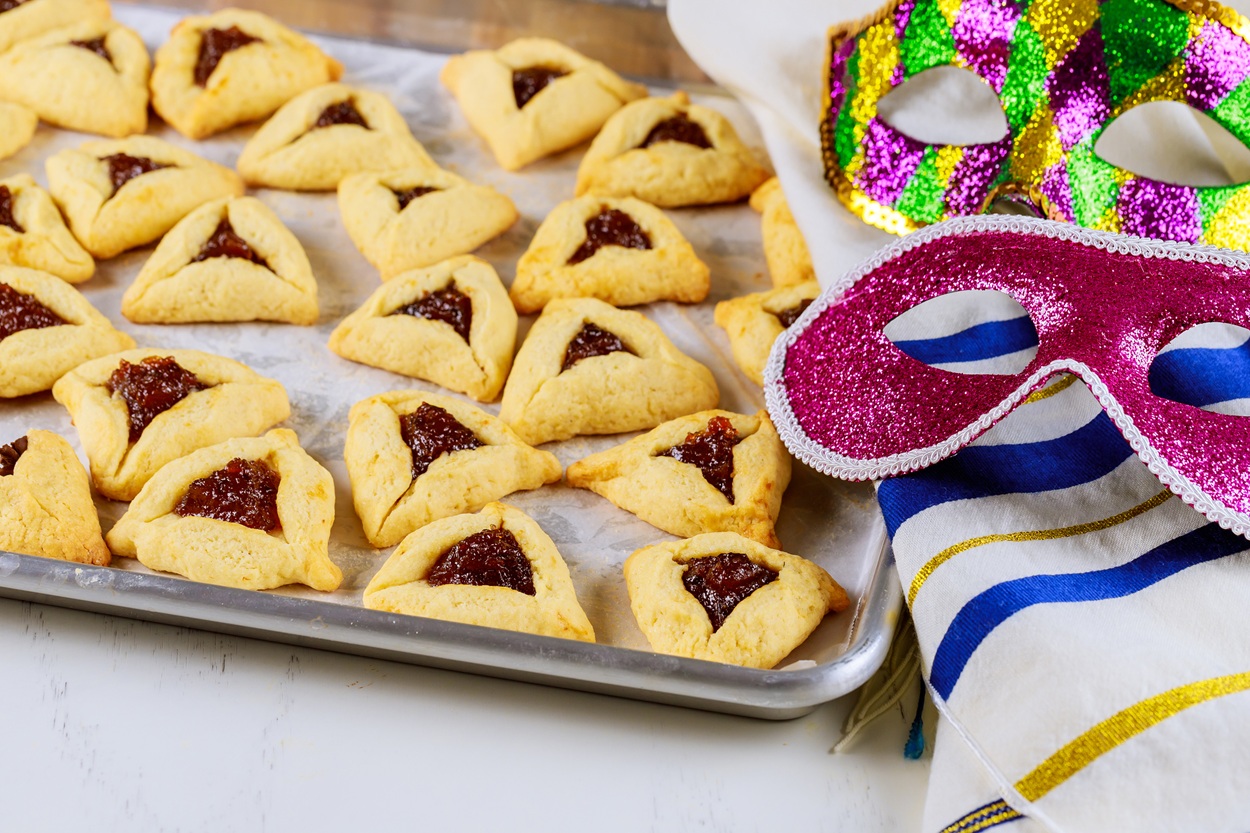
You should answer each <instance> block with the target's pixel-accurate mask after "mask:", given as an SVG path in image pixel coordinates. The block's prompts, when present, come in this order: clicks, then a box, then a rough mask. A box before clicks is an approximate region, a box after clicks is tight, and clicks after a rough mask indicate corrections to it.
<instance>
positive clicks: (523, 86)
mask: <svg viewBox="0 0 1250 833" xmlns="http://www.w3.org/2000/svg"><path fill="white" fill-rule="evenodd" d="M565 75H568V73H567V72H565V71H564V70H562V69H559V68H557V67H526V68H525V69H514V70H512V96H513V98H515V99H516V108H517V109H518V110H520V109H521V108H522V107H524V106H525V105H526V104H529V101H530V99H531V98H533V97H534V96H536V95H538V94H539V93H540V92H542V91H543V90H544V89H545V88H546V87H547V85H548V84H550V83H551V82H552V81H554V80H556V79H557V78H560V77H562V76H565Z"/></svg>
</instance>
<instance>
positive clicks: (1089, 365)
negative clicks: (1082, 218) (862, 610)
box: [764, 216, 1250, 537]
mask: <svg viewBox="0 0 1250 833" xmlns="http://www.w3.org/2000/svg"><path fill="white" fill-rule="evenodd" d="M961 290H997V291H999V292H1004V293H1006V294H1007V295H1010V296H1011V297H1012V298H1014V299H1015V300H1016V301H1017V302H1019V303H1020V304H1021V305H1022V306H1023V307H1024V308H1025V309H1026V310H1027V311H1028V312H1029V315H1030V317H1031V318H1032V321H1033V324H1034V326H1035V327H1036V329H1037V335H1038V348H1037V356H1036V357H1035V358H1034V359H1033V360H1032V361H1031V362H1030V363H1029V364H1028V366H1027V367H1025V369H1024V370H1023V371H1021V372H1020V373H1017V374H1014V375H989V374H982V375H968V374H963V373H952V372H950V371H946V370H939V369H938V368H935V367H931V366H929V365H926V364H923V363H921V362H919V361H917V360H916V359H913V358H912V357H910V356H908V355H907V354H906V353H904V352H903V351H902V350H900V349H899V348H898V347H896V346H895V345H894V344H893V343H892V342H891V341H890V340H889V339H888V338H887V337H886V335H885V332H884V329H885V326H886V325H887V324H888V323H890V321H892V320H894V319H895V318H897V317H898V316H899V315H901V314H903V313H904V312H906V311H907V310H909V309H911V308H912V307H915V306H917V305H919V304H922V303H924V302H925V301H928V300H930V299H932V298H937V297H939V296H942V295H946V294H949V293H952V292H958V291H961ZM1208 322H1222V323H1225V324H1234V325H1237V326H1241V327H1247V328H1250V257H1248V256H1246V255H1244V254H1239V253H1235V252H1230V251H1226V250H1219V249H1213V248H1209V247H1205V246H1190V245H1183V244H1177V243H1162V242H1158V241H1151V240H1144V239H1141V238H1133V237H1124V236H1121V235H1115V234H1107V233H1105V232H1096V231H1089V230H1087V229H1081V228H1078V227H1075V226H1071V225H1067V224H1064V223H1055V222H1051V221H1048V220H1037V219H1032V218H1023V217H993V216H991V217H973V218H963V219H959V220H951V221H949V222H946V223H941V224H938V225H935V226H931V227H929V228H926V229H922V230H921V231H918V232H916V233H915V234H912V235H909V236H908V237H905V238H903V239H902V240H900V241H899V242H897V243H895V244H894V245H892V246H890V247H888V248H886V249H884V250H883V251H881V252H879V253H878V254H877V255H876V256H874V257H873V258H872V259H871V260H869V261H868V262H867V263H865V264H863V265H862V266H860V267H859V268H858V269H856V270H854V271H852V272H851V273H850V274H848V275H846V276H845V277H844V278H842V280H840V281H839V282H838V283H837V284H836V285H834V286H832V287H830V288H829V289H827V290H826V291H825V292H824V294H823V295H822V296H821V297H820V298H818V299H817V300H816V302H815V303H813V304H812V305H811V306H810V307H809V308H808V309H807V311H806V312H805V313H804V314H803V315H802V316H801V317H800V318H799V320H798V321H797V322H796V323H795V325H794V326H792V327H791V328H790V329H789V330H787V331H786V332H785V333H784V334H782V335H781V336H780V337H779V338H778V339H777V342H776V343H775V344H774V345H773V351H772V355H771V357H770V359H769V363H768V367H767V370H766V371H765V380H764V384H765V395H766V397H767V400H768V410H769V413H770V414H771V415H772V418H773V421H774V422H775V423H776V424H777V428H778V430H779V431H780V433H781V436H782V439H783V440H785V443H786V445H787V446H788V447H789V448H790V450H791V452H793V453H794V455H795V456H796V457H798V458H799V459H801V460H803V461H804V462H806V463H807V464H809V465H811V466H813V467H815V468H816V469H819V470H820V471H822V472H824V473H826V474H831V475H833V476H834V477H839V478H842V479H846V480H867V479H873V478H879V477H887V476H891V475H896V474H902V473H904V472H909V471H915V470H916V469H921V468H924V467H926V466H929V465H932V464H934V463H936V462H938V461H939V460H942V459H944V458H946V457H949V456H951V455H952V454H954V453H955V452H956V451H958V450H959V449H961V448H963V447H964V446H966V445H968V444H969V443H970V442H972V441H973V440H974V439H976V438H977V437H978V436H979V435H981V434H982V433H984V432H985V431H986V430H988V429H989V428H990V426H992V425H994V424H995V423H996V422H998V420H1000V419H1002V418H1003V417H1004V416H1006V415H1007V414H1008V413H1009V412H1010V411H1011V410H1012V409H1013V408H1015V407H1016V406H1017V405H1019V404H1020V403H1021V402H1023V401H1024V399H1025V398H1026V397H1027V396H1028V395H1029V393H1030V392H1031V391H1033V390H1034V389H1036V388H1039V387H1041V386H1042V385H1043V384H1045V382H1046V381H1047V380H1048V379H1049V378H1050V377H1052V376H1054V375H1056V374H1058V373H1062V372H1065V371H1067V372H1071V373H1074V374H1076V375H1078V376H1079V377H1080V378H1081V379H1082V380H1083V381H1084V382H1085V384H1086V385H1087V386H1088V387H1089V389H1090V390H1091V391H1092V392H1093V394H1094V396H1095V397H1096V398H1097V399H1098V401H1099V402H1100V403H1101V404H1102V407H1103V408H1104V409H1105V410H1106V412H1107V414H1108V416H1110V417H1111V419H1112V421H1113V422H1114V423H1115V425H1116V427H1117V428H1118V429H1119V431H1120V433H1122V434H1123V435H1124V437H1125V439H1127V440H1128V442H1129V445H1130V446H1131V447H1132V448H1133V451H1134V452H1136V454H1137V456H1138V457H1140V458H1141V459H1142V461H1143V462H1145V463H1146V465H1147V466H1148V467H1149V468H1150V470H1151V471H1152V472H1153V473H1154V474H1155V475H1157V476H1158V478H1159V479H1160V480H1161V481H1162V482H1163V483H1164V485H1166V486H1168V487H1170V488H1171V490H1172V491H1173V492H1175V493H1177V494H1179V495H1180V496H1181V497H1182V499H1183V500H1184V501H1185V502H1186V503H1188V504H1190V505H1191V506H1193V507H1194V508H1196V509H1198V511H1200V512H1202V513H1203V514H1204V515H1206V516H1207V517H1208V518H1210V519H1211V520H1213V521H1215V522H1217V523H1219V524H1220V525H1221V526H1222V527H1225V528H1228V529H1232V530H1233V531H1234V532H1236V533H1237V534H1239V535H1245V536H1247V537H1250V418H1247V417H1241V416H1230V415H1226V414H1217V413H1212V412H1209V411H1205V410H1202V409H1200V408H1196V407H1193V406H1192V405H1185V404H1182V403H1179V402H1174V401H1171V400H1168V399H1164V398H1162V397H1159V396H1156V395H1155V394H1154V393H1152V392H1151V390H1150V383H1149V380H1148V374H1149V371H1150V366H1151V364H1152V362H1153V361H1154V359H1155V356H1157V355H1158V353H1159V351H1160V350H1161V349H1162V348H1163V347H1164V346H1165V345H1167V344H1168V343H1169V342H1170V341H1171V340H1172V339H1174V338H1175V337H1176V336H1178V335H1180V334H1181V333H1183V332H1185V331H1186V330H1188V329H1190V328H1191V327H1194V326H1196V325H1198V324H1204V323H1208Z"/></svg>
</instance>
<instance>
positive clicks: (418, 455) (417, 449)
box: [399, 402, 485, 480]
mask: <svg viewBox="0 0 1250 833" xmlns="http://www.w3.org/2000/svg"><path fill="white" fill-rule="evenodd" d="M399 433H400V436H402V437H403V438H404V445H406V446H408V447H409V448H410V449H412V479H413V480H416V479H417V478H418V477H420V476H421V475H423V474H425V472H426V471H427V470H428V469H429V468H430V464H431V463H433V462H434V461H435V460H437V459H438V458H439V457H442V456H443V455H444V454H451V453H452V452H453V451H464V450H465V449H470V448H481V447H482V446H483V445H485V443H483V442H482V441H481V440H479V439H478V438H477V435H475V434H474V433H473V432H472V431H470V430H469V429H468V428H465V427H464V426H463V425H461V424H460V422H459V421H458V420H457V419H456V418H455V417H454V416H452V415H451V414H449V413H447V412H446V411H444V410H443V409H442V408H440V407H438V406H437V405H431V404H430V403H428V402H422V403H421V405H420V407H418V408H417V409H416V410H415V411H413V412H412V413H410V414H404V415H403V416H401V417H400V418H399Z"/></svg>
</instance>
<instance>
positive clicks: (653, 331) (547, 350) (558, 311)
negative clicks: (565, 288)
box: [499, 298, 720, 445]
mask: <svg viewBox="0 0 1250 833" xmlns="http://www.w3.org/2000/svg"><path fill="white" fill-rule="evenodd" d="M719 399H720V392H719V390H718V389H717V387H716V379H715V378H713V376H712V372H711V371H710V370H708V369H707V368H706V367H704V366H703V365H701V364H699V363H698V362H696V361H695V360H694V359H692V358H690V357H689V356H687V355H685V354H684V353H682V352H681V351H680V350H678V349H677V348H676V347H675V346H674V345H673V342H671V341H669V339H668V336H666V335H664V331H663V330H661V329H660V328H659V327H657V326H656V325H655V324H654V323H652V322H651V321H650V320H649V319H648V318H647V317H646V316H644V315H643V314H642V313H638V312H630V311H628V310H619V309H616V308H615V307H613V306H610V305H608V304H605V303H604V302H603V301H597V300H595V299H594V298H577V299H562V300H558V301H552V302H551V303H550V304H548V305H547V308H546V309H545V310H543V314H542V315H541V316H539V318H538V320H537V321H536V322H534V326H533V328H532V329H530V332H529V335H528V336H527V337H526V339H525V343H524V344H523V345H521V349H520V350H519V351H517V356H516V369H515V370H513V371H512V375H511V376H510V377H509V379H508V386H507V387H506V388H504V392H503V401H502V404H501V407H500V410H499V418H500V419H502V420H503V421H504V422H506V423H508V425H510V426H511V427H512V430H514V431H516V432H517V434H519V435H520V436H521V439H523V440H525V441H526V442H527V443H530V444H531V445H540V444H542V443H545V442H550V441H552V440H567V439H568V438H569V437H574V436H577V435H578V434H619V433H622V432H624V431H638V430H641V429H644V428H652V427H654V426H656V425H659V424H660V423H661V422H664V421H665V420H666V419H672V418H673V417H676V416H681V415H682V414H689V413H692V412H694V411H702V410H705V409H707V408H714V407H716V403H717V402H718V401H719Z"/></svg>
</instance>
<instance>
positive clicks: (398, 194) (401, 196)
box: [391, 185, 442, 211]
mask: <svg viewBox="0 0 1250 833" xmlns="http://www.w3.org/2000/svg"><path fill="white" fill-rule="evenodd" d="M441 190H442V189H441V188H427V187H425V186H424V185H418V186H417V187H416V188H408V189H407V190H404V191H394V190H392V191H391V193H392V194H394V195H395V199H397V200H399V210H400V211H403V210H404V209H405V208H407V207H408V203H410V202H412V201H413V200H415V199H417V198H418V197H424V196H425V195H426V194H432V193H434V192H435V191H441Z"/></svg>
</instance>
